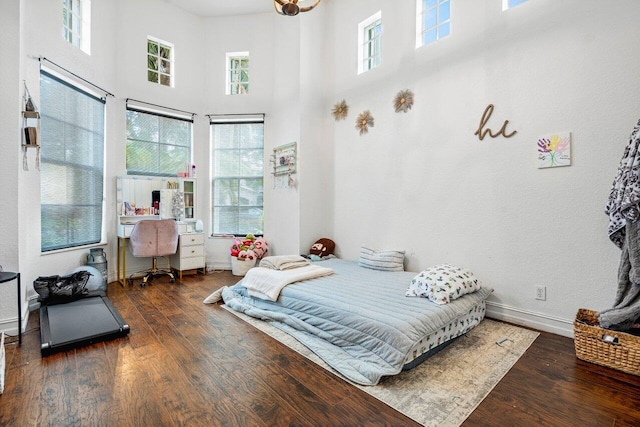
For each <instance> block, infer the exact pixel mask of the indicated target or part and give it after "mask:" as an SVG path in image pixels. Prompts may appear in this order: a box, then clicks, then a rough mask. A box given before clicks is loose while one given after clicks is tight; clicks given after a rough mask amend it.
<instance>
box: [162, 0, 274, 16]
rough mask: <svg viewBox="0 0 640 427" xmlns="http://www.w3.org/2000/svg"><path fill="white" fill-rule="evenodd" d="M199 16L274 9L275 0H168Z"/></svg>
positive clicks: (261, 11) (237, 13)
mask: <svg viewBox="0 0 640 427" xmlns="http://www.w3.org/2000/svg"><path fill="white" fill-rule="evenodd" d="M167 1H168V2H169V3H171V4H173V5H175V6H176V7H179V8H180V9H183V10H186V11H187V12H190V13H193V14H194V15H198V16H225V15H244V14H249V13H263V12H269V11H273V10H274V9H273V0H167Z"/></svg>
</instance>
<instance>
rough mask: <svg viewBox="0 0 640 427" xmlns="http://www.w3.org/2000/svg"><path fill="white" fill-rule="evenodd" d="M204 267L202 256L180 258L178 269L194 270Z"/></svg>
mask: <svg viewBox="0 0 640 427" xmlns="http://www.w3.org/2000/svg"><path fill="white" fill-rule="evenodd" d="M196 268H204V257H203V256H199V257H193V258H182V259H181V260H180V270H194V269H196Z"/></svg>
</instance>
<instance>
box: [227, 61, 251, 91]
mask: <svg viewBox="0 0 640 427" xmlns="http://www.w3.org/2000/svg"><path fill="white" fill-rule="evenodd" d="M226 93H227V95H244V94H247V93H249V52H233V53H227V91H226Z"/></svg>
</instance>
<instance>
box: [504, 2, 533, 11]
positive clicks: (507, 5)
mask: <svg viewBox="0 0 640 427" xmlns="http://www.w3.org/2000/svg"><path fill="white" fill-rule="evenodd" d="M525 1H527V0H502V10H503V11H505V10H509V9H511V8H512V7H516V6H517V5H519V4H522V3H524V2H525Z"/></svg>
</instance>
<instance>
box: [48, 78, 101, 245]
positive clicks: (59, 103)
mask: <svg viewBox="0 0 640 427" xmlns="http://www.w3.org/2000/svg"><path fill="white" fill-rule="evenodd" d="M40 96H41V101H40V102H41V116H42V121H41V131H42V133H41V154H42V162H41V173H40V188H41V190H40V203H41V207H40V209H41V211H40V215H41V226H42V230H41V249H42V251H43V252H46V251H52V250H56V249H63V248H70V247H75V246H82V245H88V244H92V243H99V242H100V241H101V240H102V236H101V233H102V198H103V194H102V193H103V181H104V128H105V114H104V104H105V103H104V100H102V99H99V98H97V97H95V96H93V95H91V94H89V93H88V92H85V91H84V90H82V89H80V88H78V87H76V86H73V85H71V84H69V83H67V82H66V81H64V80H62V79H60V78H58V77H56V76H54V75H53V74H49V73H47V72H46V71H42V72H41V73H40Z"/></svg>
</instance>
